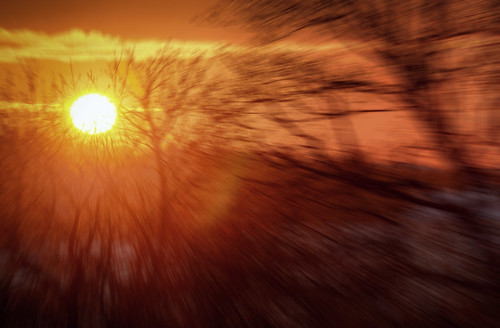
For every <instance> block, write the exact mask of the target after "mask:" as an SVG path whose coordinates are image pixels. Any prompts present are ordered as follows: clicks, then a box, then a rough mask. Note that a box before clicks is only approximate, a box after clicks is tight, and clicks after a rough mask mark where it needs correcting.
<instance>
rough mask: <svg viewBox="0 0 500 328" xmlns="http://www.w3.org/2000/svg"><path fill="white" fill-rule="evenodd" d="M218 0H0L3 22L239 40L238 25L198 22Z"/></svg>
mask: <svg viewBox="0 0 500 328" xmlns="http://www.w3.org/2000/svg"><path fill="white" fill-rule="evenodd" d="M215 2H216V0H168V1H165V0H141V1H135V0H123V1H116V0H114V1H110V0H87V1H80V0H76V1H67V0H44V1H40V0H16V1H1V2H0V27H1V28H4V29H8V30H12V29H29V30H34V31H38V32H45V33H49V34H53V33H61V32H63V31H66V30H71V29H82V30H84V31H90V30H97V31H99V32H102V33H104V34H112V35H116V36H120V37H122V38H127V39H128V38H131V39H153V38H154V39H169V38H175V39H181V40H212V41H213V40H228V41H235V40H238V39H239V38H240V36H241V33H239V32H238V31H235V30H234V28H232V29H222V28H209V27H207V26H196V25H195V24H192V23H191V20H192V18H193V17H195V16H196V15H198V14H200V13H202V12H203V11H204V10H206V9H207V8H208V7H209V6H210V5H212V4H214V3H215Z"/></svg>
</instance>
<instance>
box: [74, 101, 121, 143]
mask: <svg viewBox="0 0 500 328" xmlns="http://www.w3.org/2000/svg"><path fill="white" fill-rule="evenodd" d="M71 118H72V119H73V124H74V125H75V126H76V127H77V128H78V129H79V130H81V131H82V132H86V133H89V134H97V133H103V132H106V131H108V130H109V129H111V128H112V127H113V124H115V121H116V107H115V105H113V104H112V103H111V102H110V101H109V99H108V98H106V97H105V96H102V95H99V94H96V93H92V94H88V95H85V96H82V97H80V98H78V99H77V100H76V101H75V102H74V103H73V105H72V106H71Z"/></svg>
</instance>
